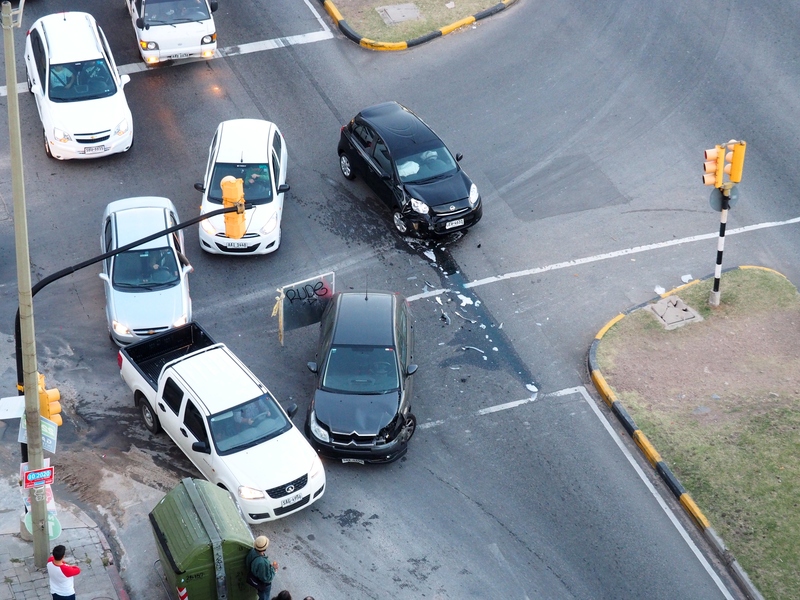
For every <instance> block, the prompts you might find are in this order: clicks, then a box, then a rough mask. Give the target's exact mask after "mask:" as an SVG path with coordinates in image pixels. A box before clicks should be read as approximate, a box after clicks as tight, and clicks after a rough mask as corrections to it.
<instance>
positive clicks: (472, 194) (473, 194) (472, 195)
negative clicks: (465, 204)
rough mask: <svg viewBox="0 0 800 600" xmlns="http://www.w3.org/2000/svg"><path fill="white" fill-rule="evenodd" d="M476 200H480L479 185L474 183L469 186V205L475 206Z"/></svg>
mask: <svg viewBox="0 0 800 600" xmlns="http://www.w3.org/2000/svg"><path fill="white" fill-rule="evenodd" d="M476 202H478V186H477V185H475V184H474V183H473V184H472V185H471V186H470V188H469V205H470V206H475V203H476Z"/></svg>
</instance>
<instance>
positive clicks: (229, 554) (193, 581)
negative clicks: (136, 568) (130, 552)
mask: <svg viewBox="0 0 800 600" xmlns="http://www.w3.org/2000/svg"><path fill="white" fill-rule="evenodd" d="M150 524H151V525H152V527H153V535H154V536H155V538H156V546H157V547H158V555H159V558H160V560H161V566H162V569H163V571H164V576H165V578H166V581H167V583H166V586H167V593H168V594H169V595H170V597H172V598H178V599H179V600H254V599H255V598H256V596H257V593H256V590H255V589H254V588H252V587H250V586H249V585H247V581H246V578H247V573H246V568H245V557H246V556H247V553H248V552H249V551H250V549H251V548H252V547H253V534H252V532H251V531H250V527H248V525H247V523H246V522H245V520H244V518H242V514H241V512H239V507H238V506H237V505H236V503H235V501H234V500H233V498H231V497H230V494H228V492H226V491H225V490H223V489H221V488H218V487H216V486H215V485H213V484H212V483H209V482H208V481H204V480H200V479H191V478H188V477H187V478H185V479H183V480H182V481H181V482H180V483H179V484H178V485H177V486H176V487H175V488H174V489H173V490H172V491H170V492H169V493H168V494H167V495H166V496H164V498H162V499H161V501H160V502H159V503H158V504H157V505H156V507H155V508H154V509H153V510H152V511H151V512H150Z"/></svg>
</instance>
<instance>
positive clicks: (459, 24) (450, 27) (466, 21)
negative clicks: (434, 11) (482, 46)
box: [439, 16, 475, 35]
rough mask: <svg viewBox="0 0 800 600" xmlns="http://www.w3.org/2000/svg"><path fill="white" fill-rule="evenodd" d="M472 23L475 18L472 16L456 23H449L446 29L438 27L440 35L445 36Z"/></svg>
mask: <svg viewBox="0 0 800 600" xmlns="http://www.w3.org/2000/svg"><path fill="white" fill-rule="evenodd" d="M474 22H475V17H472V16H470V17H465V18H463V19H461V20H460V21H456V22H455V23H451V24H450V25H447V26H446V27H440V28H439V31H441V32H442V35H447V34H448V33H451V32H453V31H455V30H456V29H460V28H461V27H464V26H465V25H471V24H472V23H474Z"/></svg>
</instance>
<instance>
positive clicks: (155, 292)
mask: <svg viewBox="0 0 800 600" xmlns="http://www.w3.org/2000/svg"><path fill="white" fill-rule="evenodd" d="M179 222H180V221H179V220H178V212H177V211H176V210H175V206H174V205H173V204H172V202H171V201H170V200H169V199H167V198H158V197H153V196H147V197H140V198H127V199H125V200H117V201H116V202H111V203H110V204H109V205H108V206H106V210H105V212H104V213H103V231H102V235H101V238H100V245H101V250H102V252H103V254H105V253H106V252H110V251H112V250H116V249H118V248H121V247H122V246H126V245H128V244H130V243H132V242H135V241H136V240H140V239H142V238H145V237H147V236H148V235H151V234H154V233H157V232H159V231H163V230H165V229H167V228H169V227H172V226H174V225H177V224H178V223H179ZM191 272H192V266H191V265H190V264H189V261H188V260H187V259H186V257H185V256H184V254H183V232H182V230H178V231H175V232H173V233H171V234H169V235H165V236H162V237H159V238H156V239H154V240H151V241H149V242H147V243H144V244H141V245H139V246H136V247H135V248H132V249H130V250H126V251H125V252H121V253H120V254H116V255H114V256H112V257H110V258H107V259H106V260H104V261H103V272H102V273H100V279H102V280H103V283H104V284H105V292H106V318H107V320H108V333H109V335H110V336H111V339H112V340H114V342H116V343H117V344H118V345H120V346H125V345H127V344H130V343H132V342H136V341H139V340H141V339H144V338H146V337H148V336H151V335H153V334H155V333H160V332H162V331H166V330H167V329H170V328H171V327H178V326H179V325H184V324H185V323H187V322H188V321H191V319H192V299H191V298H190V297H189V280H188V275H189V273H191Z"/></svg>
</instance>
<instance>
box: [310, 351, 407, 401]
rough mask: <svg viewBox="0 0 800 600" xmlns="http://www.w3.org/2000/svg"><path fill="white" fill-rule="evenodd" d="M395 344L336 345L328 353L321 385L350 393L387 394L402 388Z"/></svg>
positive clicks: (329, 389) (334, 390)
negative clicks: (391, 345)
mask: <svg viewBox="0 0 800 600" xmlns="http://www.w3.org/2000/svg"><path fill="white" fill-rule="evenodd" d="M399 387H400V379H399V377H398V375H397V358H396V356H395V352H394V348H384V347H383V346H380V347H378V346H334V347H333V348H331V353H330V355H329V356H328V364H327V366H326V367H325V375H324V376H323V379H322V388H323V389H324V390H327V391H330V392H344V393H349V394H384V393H386V392H392V391H394V390H397V389H399Z"/></svg>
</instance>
